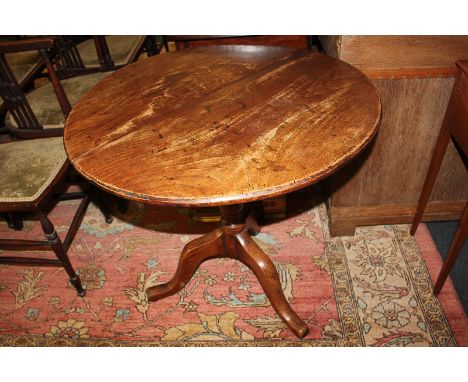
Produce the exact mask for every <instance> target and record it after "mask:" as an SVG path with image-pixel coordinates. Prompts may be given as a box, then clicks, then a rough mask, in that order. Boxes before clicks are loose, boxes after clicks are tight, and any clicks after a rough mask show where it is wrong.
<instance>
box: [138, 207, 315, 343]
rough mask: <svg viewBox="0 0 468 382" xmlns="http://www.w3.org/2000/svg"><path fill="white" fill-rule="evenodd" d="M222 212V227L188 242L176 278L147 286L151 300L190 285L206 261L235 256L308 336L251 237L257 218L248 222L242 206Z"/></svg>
mask: <svg viewBox="0 0 468 382" xmlns="http://www.w3.org/2000/svg"><path fill="white" fill-rule="evenodd" d="M221 214H222V223H221V228H217V229H215V230H214V231H212V232H210V233H209V234H207V235H204V236H202V237H199V238H198V239H195V240H193V241H191V242H190V243H188V244H187V245H186V246H185V247H184V249H183V251H182V254H181V256H180V260H179V264H178V266H177V270H176V272H175V274H174V276H173V277H172V279H171V280H170V281H169V282H167V283H165V284H161V285H156V286H154V287H151V288H149V289H147V291H146V293H147V295H148V301H158V300H160V299H162V298H164V297H167V296H170V295H172V294H174V293H177V292H178V291H179V290H181V289H182V288H183V287H184V286H185V285H187V283H188V282H189V281H190V279H191V278H192V276H193V275H194V273H195V271H196V270H197V269H198V267H199V266H200V264H201V263H203V262H204V261H206V260H210V259H215V258H231V259H235V260H238V261H240V262H242V263H243V264H245V265H246V266H247V267H249V268H250V269H251V270H252V272H253V273H254V274H255V275H256V276H257V278H258V280H259V282H260V284H261V286H262V288H263V290H264V291H265V294H266V295H267V297H268V299H269V300H270V302H271V305H272V307H273V309H274V310H275V311H276V313H277V314H278V316H279V317H280V318H281V320H283V322H284V323H285V324H286V325H287V326H288V327H289V328H290V329H291V331H292V332H293V333H294V334H295V335H296V336H297V337H299V338H303V337H305V336H306V335H307V333H308V332H309V328H308V327H307V324H306V323H305V322H304V321H303V320H301V319H300V318H299V317H298V316H297V314H296V313H295V312H294V311H293V310H292V309H291V307H290V305H289V303H288V301H287V300H286V297H285V296H284V293H283V290H282V289H281V283H280V280H279V276H278V272H277V271H276V268H275V265H274V264H273V262H272V261H271V260H270V258H269V257H268V256H267V255H266V254H265V253H264V252H263V250H262V249H261V248H260V247H259V246H258V245H257V244H256V243H255V241H253V240H252V238H251V237H250V234H249V231H252V230H254V231H255V230H256V229H257V227H258V225H257V223H256V222H255V221H254V218H253V217H252V216H251V215H250V216H249V219H247V220H246V221H245V222H244V218H243V216H244V209H243V206H242V205H230V206H224V207H221Z"/></svg>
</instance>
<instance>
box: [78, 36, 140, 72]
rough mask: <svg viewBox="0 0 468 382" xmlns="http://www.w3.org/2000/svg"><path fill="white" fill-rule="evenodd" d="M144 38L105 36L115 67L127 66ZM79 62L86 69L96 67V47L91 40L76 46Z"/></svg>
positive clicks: (97, 62) (97, 64)
mask: <svg viewBox="0 0 468 382" xmlns="http://www.w3.org/2000/svg"><path fill="white" fill-rule="evenodd" d="M144 40H145V36H106V42H107V46H108V48H109V53H110V55H111V57H112V60H113V61H114V64H115V65H116V66H123V65H126V64H128V63H129V62H130V61H131V59H132V57H133V56H134V55H135V54H136V52H137V51H138V50H139V49H140V47H141V45H142V44H143V42H144ZM77 48H78V52H79V53H80V57H81V60H82V61H83V64H84V66H85V67H87V68H91V67H98V66H99V65H100V64H99V60H98V57H97V55H96V46H95V44H94V41H93V40H92V39H90V40H86V41H83V42H82V43H80V44H78V45H77Z"/></svg>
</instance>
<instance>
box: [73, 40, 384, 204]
mask: <svg viewBox="0 0 468 382" xmlns="http://www.w3.org/2000/svg"><path fill="white" fill-rule="evenodd" d="M263 52H264V53H263ZM263 57H265V58H263ZM103 100H105V103H104V105H103ZM124 100H125V101H124ZM379 117H380V101H379V96H378V94H377V91H376V89H375V87H374V86H373V85H372V84H371V83H370V82H369V81H368V80H367V79H366V78H365V77H364V76H363V75H362V74H361V73H360V72H359V71H357V70H355V69H354V68H352V67H350V66H348V65H346V64H344V63H342V62H340V61H338V60H334V59H331V58H328V57H326V56H323V55H319V54H313V53H310V52H306V51H288V50H285V49H281V48H265V47H261V48H257V49H255V47H230V48H229V47H224V48H215V47H211V48H205V49H199V50H195V49H193V50H190V51H180V52H177V53H172V54H168V55H160V56H156V57H152V58H148V59H145V60H142V61H140V62H137V63H134V64H132V65H130V66H127V67H125V68H123V69H121V70H120V71H118V72H116V73H114V74H112V75H110V76H109V77H107V78H105V79H104V80H103V81H102V82H100V83H99V84H98V85H97V86H95V87H94V88H93V89H92V90H91V91H90V92H89V93H87V95H86V96H85V97H83V98H82V99H81V100H80V101H78V102H77V104H76V105H75V107H74V108H73V110H72V112H71V114H70V116H69V118H68V120H67V124H66V128H65V134H64V141H65V146H66V149H67V153H68V155H69V157H70V159H71V161H72V163H73V165H74V166H75V167H76V168H77V170H78V171H80V172H81V173H82V174H83V175H85V176H86V177H87V178H88V179H90V180H91V181H93V182H94V183H96V184H98V185H100V186H101V187H102V188H104V189H106V190H108V191H110V192H113V193H115V194H117V195H120V196H123V197H126V198H129V199H134V200H139V201H145V202H147V203H155V204H168V205H179V206H182V205H183V206H208V205H225V204H233V203H236V202H246V201H254V200H258V199H264V198H268V197H272V196H276V195H281V194H285V193H287V192H290V191H293V190H295V189H299V188H301V187H304V186H307V185H309V184H311V183H314V182H316V181H318V180H319V179H322V178H324V177H325V176H327V175H328V174H330V173H331V172H333V171H335V170H336V169H337V168H339V167H341V166H342V165H343V164H344V163H346V162H347V161H348V160H349V159H351V158H352V157H354V156H355V155H356V154H357V153H358V152H359V151H360V150H361V149H362V148H363V147H364V146H366V145H367V144H368V143H369V142H370V140H371V139H372V137H373V136H374V134H375V133H376V131H377V123H378V120H379ZM307 142H310V144H307ZM143 163H144V166H142V164H143ZM122 168H125V169H126V171H122ZM135 174H138V176H135Z"/></svg>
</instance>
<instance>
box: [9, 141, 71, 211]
mask: <svg viewBox="0 0 468 382" xmlns="http://www.w3.org/2000/svg"><path fill="white" fill-rule="evenodd" d="M66 160H67V155H66V154H65V150H64V147H63V138H62V137H56V138H45V139H32V140H25V141H15V142H11V143H3V144H0V174H1V177H0V203H2V202H32V201H35V200H36V199H38V198H39V197H40V196H41V194H42V193H43V192H44V190H45V189H46V188H47V187H48V186H49V185H50V184H51V182H52V181H53V180H54V179H55V177H56V176H57V174H58V172H59V171H60V169H61V168H62V167H63V165H64V164H65V162H66Z"/></svg>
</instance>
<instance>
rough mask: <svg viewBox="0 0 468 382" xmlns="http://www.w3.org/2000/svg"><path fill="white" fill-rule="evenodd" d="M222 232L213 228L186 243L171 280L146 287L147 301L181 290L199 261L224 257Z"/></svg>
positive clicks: (156, 299) (198, 264)
mask: <svg viewBox="0 0 468 382" xmlns="http://www.w3.org/2000/svg"><path fill="white" fill-rule="evenodd" d="M222 236H223V232H222V231H221V230H220V229H215V230H214V231H211V232H210V233H208V234H207V235H204V236H202V237H199V238H198V239H195V240H193V241H191V242H190V243H188V244H187V245H186V246H185V247H184V249H183V250H182V254H181V255H180V259H179V264H178V265H177V269H176V272H175V274H174V276H173V277H172V279H171V280H169V281H168V282H167V283H165V284H161V285H156V286H154V287H151V288H148V289H147V290H146V294H147V296H148V301H158V300H160V299H162V298H164V297H167V296H170V295H172V294H174V293H177V292H178V291H179V290H181V289H182V288H183V287H184V286H185V285H187V283H188V282H189V281H190V279H191V278H192V276H193V275H194V273H195V272H196V270H197V269H198V267H199V266H200V264H201V263H203V262H204V261H206V260H208V259H214V258H217V257H224V248H223V239H222Z"/></svg>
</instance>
